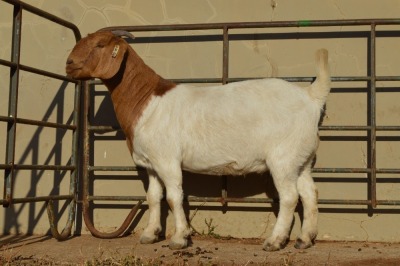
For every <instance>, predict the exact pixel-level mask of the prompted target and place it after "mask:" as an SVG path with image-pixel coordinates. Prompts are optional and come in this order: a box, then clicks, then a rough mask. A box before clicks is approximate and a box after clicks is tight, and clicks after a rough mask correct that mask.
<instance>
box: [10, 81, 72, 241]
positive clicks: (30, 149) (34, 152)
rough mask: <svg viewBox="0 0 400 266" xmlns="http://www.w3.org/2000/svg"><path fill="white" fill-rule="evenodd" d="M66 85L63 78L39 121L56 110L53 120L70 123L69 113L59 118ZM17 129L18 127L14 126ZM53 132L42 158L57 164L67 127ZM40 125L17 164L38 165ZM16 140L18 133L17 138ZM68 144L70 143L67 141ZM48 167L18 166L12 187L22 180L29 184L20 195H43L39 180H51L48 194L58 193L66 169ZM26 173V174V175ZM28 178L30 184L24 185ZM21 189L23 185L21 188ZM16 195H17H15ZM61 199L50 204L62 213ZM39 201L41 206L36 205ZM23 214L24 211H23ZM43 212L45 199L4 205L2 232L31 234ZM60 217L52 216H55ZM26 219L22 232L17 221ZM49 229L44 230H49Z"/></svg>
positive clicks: (65, 207)
mask: <svg viewBox="0 0 400 266" xmlns="http://www.w3.org/2000/svg"><path fill="white" fill-rule="evenodd" d="M67 85H68V82H63V83H62V84H61V86H60V87H59V88H58V90H57V91H58V92H57V94H56V96H55V97H54V99H53V101H52V102H51V103H50V105H49V108H48V110H47V111H46V113H45V115H44V117H43V118H42V119H41V120H42V121H47V119H48V117H52V116H54V113H55V114H56V123H63V124H68V125H71V124H72V122H73V119H72V114H71V115H70V116H69V117H68V119H67V121H63V117H64V112H65V110H64V104H65V95H64V92H65V89H66V87H67ZM17 132H18V129H17ZM54 132H55V138H54V139H55V142H54V144H53V145H54V146H53V147H52V148H51V149H50V152H49V154H48V155H47V157H46V158H45V159H44V162H43V164H44V165H49V164H55V165H61V164H62V150H63V145H64V143H63V139H64V137H65V136H66V134H67V130H65V129H54ZM43 134H44V133H43V127H38V128H37V129H36V131H35V132H34V133H33V134H32V139H31V140H30V142H29V143H28V145H27V148H26V149H25V150H24V152H23V153H22V154H21V155H20V159H19V161H17V162H16V164H21V165H39V164H42V160H43V159H40V158H39V156H40V152H39V149H40V147H39V143H40V138H43ZM16 141H17V142H18V136H17V140H16ZM68 146H70V145H68ZM70 163H71V157H70V158H69V159H68V162H67V164H70ZM49 172H50V171H45V170H18V171H16V174H15V179H14V191H15V184H16V183H19V184H21V183H26V184H27V185H26V187H29V190H28V192H27V193H26V195H25V196H24V197H23V198H29V197H37V196H44V195H43V194H39V193H40V192H38V191H40V188H39V184H40V183H41V182H43V181H46V182H50V181H51V180H53V184H52V186H51V187H52V189H51V191H50V192H49V195H59V194H60V185H61V183H62V181H63V180H64V178H66V177H67V178H69V173H68V171H51V172H52V176H50V175H49V174H48V173H49ZM28 175H30V177H29V176H28ZM28 182H30V184H29V185H28ZM21 189H23V188H21ZM19 197H20V196H19ZM60 203H61V202H59V201H55V203H54V208H55V210H57V213H60V214H62V213H64V212H66V211H67V207H68V204H67V202H65V203H64V204H62V205H60ZM40 205H41V207H39V206H40ZM26 209H28V218H27V221H25V220H22V219H25V218H24V217H25V216H22V213H23V212H26ZM24 215H25V214H24ZM43 215H45V216H46V218H47V214H46V207H45V203H35V202H32V203H20V204H11V205H10V206H9V207H8V208H6V209H5V216H4V229H3V234H4V235H7V234H10V233H13V234H14V233H15V234H21V233H27V234H33V233H34V231H35V227H36V226H37V225H38V223H39V220H40V219H41V217H42V216H43ZM59 218H60V217H56V219H59ZM26 222H27V226H26V232H25V230H24V232H23V231H22V230H21V229H20V227H21V224H24V227H25V223H26ZM49 232H50V231H48V233H49Z"/></svg>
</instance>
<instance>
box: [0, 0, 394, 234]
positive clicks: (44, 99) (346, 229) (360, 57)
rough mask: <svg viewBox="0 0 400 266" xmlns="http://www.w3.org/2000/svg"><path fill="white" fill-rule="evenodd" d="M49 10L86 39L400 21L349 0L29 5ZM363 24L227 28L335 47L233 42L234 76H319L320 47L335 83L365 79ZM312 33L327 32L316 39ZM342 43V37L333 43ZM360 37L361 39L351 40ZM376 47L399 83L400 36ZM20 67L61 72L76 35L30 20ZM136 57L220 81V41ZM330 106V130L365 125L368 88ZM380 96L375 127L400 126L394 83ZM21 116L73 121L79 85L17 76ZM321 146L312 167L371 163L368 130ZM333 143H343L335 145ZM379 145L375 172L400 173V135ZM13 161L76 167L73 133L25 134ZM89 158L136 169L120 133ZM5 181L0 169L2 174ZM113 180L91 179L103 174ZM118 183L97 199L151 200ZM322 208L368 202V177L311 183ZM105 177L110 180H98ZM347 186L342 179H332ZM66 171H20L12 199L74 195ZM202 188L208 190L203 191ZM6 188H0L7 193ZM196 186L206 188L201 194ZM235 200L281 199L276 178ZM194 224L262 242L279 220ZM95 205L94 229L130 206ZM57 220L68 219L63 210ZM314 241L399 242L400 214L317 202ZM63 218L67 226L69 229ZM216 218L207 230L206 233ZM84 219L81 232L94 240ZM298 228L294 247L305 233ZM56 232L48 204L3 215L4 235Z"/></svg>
mask: <svg viewBox="0 0 400 266" xmlns="http://www.w3.org/2000/svg"><path fill="white" fill-rule="evenodd" d="M26 2H27V3H29V4H32V5H35V6H37V7H39V8H41V9H43V10H45V11H47V12H49V13H52V14H54V15H56V16H59V17H61V18H63V19H66V20H68V21H71V22H72V23H74V24H76V25H77V26H78V27H79V29H80V30H81V32H82V35H83V36H85V35H86V34H87V33H90V32H93V31H96V30H98V29H100V28H103V27H106V26H121V25H153V24H154V25H156V24H186V23H213V22H248V21H292V20H326V19H329V20H331V19H364V18H398V17H399V16H400V1H398V0H381V1H365V0H346V1H340V0H337V1H334V0H331V1H319V0H312V1H304V0H300V1H289V0H265V1H261V0H260V1H256V0H255V1H194V0H193V1H187V0H180V1H162V0H160V1H144V0H139V1H138V0H119V1H94V0H79V1H61V0H54V1H43V0H41V1H34V0H29V1H26ZM0 10H1V11H0V14H1V15H0V36H1V38H0V58H1V59H5V60H10V53H11V45H10V43H11V22H12V6H10V5H8V4H6V3H4V2H0ZM377 29H378V30H390V31H391V32H392V33H393V30H396V31H399V30H400V27H399V26H396V27H393V26H390V27H383V26H380V27H378V28H377ZM368 30H369V28H368V27H351V28H346V27H326V28H306V29H302V28H290V29H283V28H281V29H269V30H265V29H251V30H232V31H231V33H233V34H234V33H237V34H239V33H271V32H272V33H274V32H284V33H285V32H286V33H296V32H298V33H301V32H310V31H311V32H330V34H331V35H330V37H329V38H321V39H319V38H318V37H316V38H307V39H299V38H294V39H286V40H265V39H261V40H260V39H257V38H255V39H251V40H243V41H234V42H231V43H230V65H229V66H230V70H229V76H230V77H285V76H310V77H311V76H314V64H313V58H314V57H313V54H314V52H315V50H316V49H318V48H320V47H325V48H327V49H328V50H329V52H330V65H331V71H332V75H333V76H365V75H367V72H368V70H367V69H368V60H367V55H368V51H367V47H368V46H367V44H368V43H367V38H365V37H364V36H358V35H357V36H358V37H357V38H343V34H342V35H341V33H342V32H350V33H349V34H347V35H352V34H353V33H352V32H359V31H368ZM134 34H135V35H136V36H137V38H138V39H139V38H140V37H142V36H147V37H152V36H164V35H172V36H174V35H178V34H183V35H185V36H198V35H215V34H221V32H220V31H215V30H213V31H200V32H193V31H186V32H172V33H156V32H151V33H134ZM315 34H316V36H318V34H320V33H315ZM335 34H336V35H337V36H338V37H337V38H333V37H332V36H334V35H335ZM355 35H356V34H355ZM391 35H395V37H391V38H388V37H386V38H379V39H378V41H377V62H376V69H377V74H378V75H381V76H395V75H398V73H400V64H399V62H400V53H398V52H396V51H397V50H398V47H399V45H400V37H399V36H400V34H399V33H398V32H397V33H393V34H391ZM22 36H23V38H22V51H21V62H22V63H23V64H26V65H29V66H33V67H37V68H40V69H44V70H48V71H52V72H56V73H59V74H62V75H64V64H65V61H66V58H67V55H68V54H69V52H70V50H71V48H72V47H73V45H74V37H73V34H72V33H71V32H69V31H68V30H66V29H64V28H62V27H60V26H57V25H55V24H53V23H50V22H48V21H46V20H45V19H42V18H40V17H37V16H35V15H32V14H30V13H29V12H24V13H23V31H22ZM133 46H134V48H135V50H136V51H137V52H138V53H139V54H140V55H141V56H142V57H143V59H144V60H145V61H146V62H147V63H148V64H149V65H150V66H151V67H153V68H154V69H155V70H156V71H157V72H158V73H159V74H161V75H163V76H164V77H166V78H204V77H207V78H214V77H221V75H222V45H221V42H211V41H206V42H184V43H151V44H134V45H133ZM8 76H9V70H8V68H7V67H4V66H0V77H1V78H0V95H1V97H0V115H7V106H8V103H7V102H8V82H9V78H8ZM333 87H334V90H333V93H332V94H331V95H330V97H329V99H328V103H327V111H326V114H325V117H324V120H323V125H367V121H368V116H367V94H366V91H367V84H366V82H351V83H350V82H347V83H343V82H335V83H334V84H333ZM378 87H379V88H380V89H379V90H380V93H379V94H378V96H377V123H378V125H398V124H399V116H400V106H399V100H398V99H399V96H400V91H399V82H379V83H378ZM96 91H99V93H98V94H96V95H98V96H96V97H95V98H94V99H93V101H94V117H93V119H94V121H95V122H97V123H100V124H104V123H110V124H115V123H116V122H115V120H114V117H113V113H112V112H113V111H112V106H111V105H110V102H109V100H108V98H107V96H106V94H105V93H104V94H103V93H102V91H104V88H102V87H101V86H97V88H96ZM20 93H21V94H20V97H19V100H18V114H19V116H20V117H23V118H32V119H38V120H44V121H51V122H59V123H70V120H71V112H72V109H73V85H72V84H68V83H63V82H59V81H54V80H52V79H49V78H46V77H42V76H38V75H35V74H30V73H26V72H21V76H20ZM5 132H6V125H5V123H0V163H2V162H4V160H5V159H4V157H5V139H6V135H5ZM321 136H322V142H321V145H320V148H319V151H318V154H317V160H316V165H315V167H332V168H335V167H346V168H365V167H366V166H367V160H368V159H367V151H368V149H367V141H366V133H365V132H363V131H359V132H357V131H354V132H348V131H347V132H340V133H339V132H331V131H328V132H326V131H323V132H321ZM332 136H338V137H336V138H332ZM379 136H380V139H379V140H380V141H379V142H378V143H377V165H378V168H396V167H398V165H400V164H399V163H400V152H399V150H400V149H399V148H400V144H399V137H398V132H392V133H390V132H389V133H387V132H380V133H379ZM17 138H18V141H17V147H16V154H17V156H16V162H18V163H21V164H67V163H68V161H69V159H70V153H71V152H70V151H71V133H70V132H69V131H63V130H54V129H37V128H36V127H32V126H18V129H17ZM94 147H95V148H94V153H93V160H94V162H95V165H132V160H131V159H130V158H129V153H128V150H127V148H126V147H125V141H124V140H123V137H122V136H120V135H119V134H116V133H108V134H103V135H96V142H95V146H94ZM0 174H1V175H2V176H4V171H0ZM111 174H115V173H104V172H102V173H96V175H105V177H107V176H108V175H111ZM117 174H118V175H119V177H118V178H116V180H118V181H116V180H112V179H111V180H109V179H106V178H97V179H96V181H95V182H94V193H95V194H96V195H144V193H145V188H146V186H147V184H146V181H145V179H141V178H139V179H136V181H132V180H131V179H132V176H133V175H135V173H126V172H123V173H117ZM314 176H315V178H316V180H317V181H318V182H317V185H318V188H319V195H320V198H321V199H367V197H368V192H367V185H366V182H365V179H366V175H365V174H314ZM378 177H379V178H385V180H386V181H387V180H389V179H390V178H397V179H398V178H399V176H398V175H379V176H378ZM103 179H106V180H103ZM333 179H335V180H336V179H340V180H343V181H345V182H331V181H332V180H333ZM68 182H69V173H68V172H56V173H53V172H51V171H19V172H18V173H17V177H16V180H15V187H16V189H15V197H28V196H39V195H47V194H49V193H63V194H65V193H67V192H68ZM201 184H203V185H201ZM2 186H3V182H0V189H1V190H2ZM184 186H185V188H186V193H187V194H188V195H194V196H219V195H220V186H221V182H220V179H219V178H218V177H209V176H199V175H185V180H184ZM199 187H200V189H199ZM228 191H229V195H230V196H238V197H266V195H268V196H273V195H274V189H273V186H272V181H271V179H270V178H269V177H268V176H267V175H265V176H258V175H251V176H246V177H245V178H242V177H229V178H228ZM399 193H400V184H399V183H398V182H397V183H391V182H379V183H378V186H377V194H378V199H382V200H384V199H385V200H399V195H400V194H399ZM190 205H191V207H190V208H187V209H188V212H189V213H188V215H189V216H190V217H192V218H193V220H192V223H193V225H194V226H195V228H196V229H197V230H198V231H200V232H203V231H204V232H205V233H207V232H208V231H209V230H210V229H213V230H214V231H213V232H214V233H215V234H219V235H221V236H227V235H231V236H235V237H266V236H267V235H268V234H269V233H270V232H271V229H272V227H273V225H274V223H275V218H276V216H275V214H276V211H277V209H276V206H271V205H268V204H258V205H249V204H229V207H228V208H227V209H226V212H224V211H223V209H222V208H221V207H220V205H219V204H210V203H206V204H196V203H191V204H190ZM114 206H116V207H115V208H111V207H110V206H109V205H99V206H97V207H98V208H96V209H95V211H94V220H95V225H96V226H97V227H98V228H99V229H101V230H106V231H107V230H112V229H113V228H115V227H116V226H119V225H120V223H121V222H122V220H123V219H124V218H125V216H126V214H127V212H128V209H127V208H128V207H129V206H128V205H124V204H120V203H115V205H114ZM58 209H59V212H61V213H64V212H65V206H64V205H63V203H60V205H59V206H58ZM320 209H321V214H320V222H319V231H320V233H319V236H318V238H319V239H329V240H363V241H364V240H370V241H400V233H399V231H398V230H397V225H398V224H399V222H400V218H399V217H400V216H399V215H398V213H399V208H398V207H395V206H390V207H385V206H379V207H378V209H377V210H376V211H370V210H368V209H367V207H366V206H364V205H356V206H354V205H353V206H346V205H340V206H334V205H321V206H320ZM164 214H165V216H167V219H166V222H165V223H166V227H167V229H166V233H167V235H168V234H169V233H170V232H171V230H172V223H173V219H172V217H171V215H169V214H168V211H167V207H166V206H164ZM65 216H66V215H65V214H64V215H63V216H62V217H61V221H60V226H63V225H64V222H65ZM139 218H140V219H138V221H136V222H137V223H138V224H137V226H136V229H135V230H137V231H140V230H141V229H142V228H143V227H144V226H145V223H146V221H147V212H141V213H140V216H139ZM211 219H212V224H211V226H207V224H206V223H209V222H210V221H211ZM82 223H83V222H82V220H81V217H80V215H78V221H77V231H78V232H81V233H87V230H86V229H85V226H84V225H82ZM299 228H300V221H299V217H298V215H297V214H296V221H295V224H294V227H293V231H292V236H291V237H292V238H294V237H295V235H296V234H297V233H298V232H299ZM48 229H49V226H48V222H47V216H46V213H45V209H44V204H43V203H37V204H16V205H13V206H11V207H10V208H8V209H0V230H1V231H0V232H3V233H11V234H14V233H27V232H28V233H35V234H44V233H46V232H48Z"/></svg>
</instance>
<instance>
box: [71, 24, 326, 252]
mask: <svg viewBox="0 0 400 266" xmlns="http://www.w3.org/2000/svg"><path fill="white" fill-rule="evenodd" d="M123 35H125V36H128V37H133V36H132V35H131V34H130V33H128V32H122V33H121V32H106V31H103V32H96V33H93V34H89V35H88V36H87V37H85V38H83V39H82V40H80V41H79V42H78V43H77V44H76V46H75V47H74V48H73V50H72V52H71V54H70V55H69V57H68V60H67V62H66V72H67V74H68V75H69V76H70V77H72V78H74V79H78V80H85V79H91V78H99V79H101V80H102V81H103V82H104V84H105V85H106V86H107V88H108V90H109V91H110V94H111V99H112V102H113V105H114V109H115V113H116V116H117V119H118V121H119V123H120V125H121V128H122V130H123V132H124V134H125V136H126V138H127V145H128V148H129V151H130V153H131V154H132V157H133V161H134V162H135V164H136V165H138V166H142V167H145V168H146V169H147V172H148V176H149V187H148V191H147V202H148V206H149V222H148V225H147V227H146V228H145V229H144V231H143V233H142V235H141V239H140V242H141V243H145V244H147V243H153V242H155V241H157V239H158V234H159V233H160V231H161V223H160V200H161V199H162V197H163V189H164V187H165V188H166V192H167V195H166V198H167V202H168V204H169V206H170V208H171V210H172V212H173V215H174V218H175V233H174V235H173V236H172V237H171V239H170V243H169V247H170V248H171V249H181V248H185V247H186V246H187V245H188V241H187V239H188V236H189V233H190V230H189V227H188V223H187V220H186V217H185V214H184V210H183V207H182V200H183V191H182V170H187V171H190V172H195V173H202V174H212V175H245V174H247V173H250V172H257V173H262V172H265V171H267V170H269V171H270V173H271V174H272V176H273V181H274V184H275V186H276V189H277V191H278V193H279V198H280V201H279V214H278V217H277V221H276V225H275V227H274V229H273V232H272V235H271V236H270V237H269V238H267V239H266V241H265V242H264V244H263V248H264V249H265V250H269V251H272V250H279V249H281V248H282V247H283V246H284V244H285V243H286V241H287V239H288V237H289V231H290V227H291V223H292V221H293V214H294V210H295V207H296V205H297V202H298V198H299V196H300V198H301V200H302V203H303V207H304V220H303V224H302V232H301V234H300V236H299V237H298V238H297V241H296V243H295V247H296V248H308V247H310V246H312V244H313V240H314V239H315V237H316V235H317V216H318V208H317V190H316V186H315V184H314V182H313V179H312V177H311V163H312V160H313V158H314V155H315V152H316V150H317V147H318V142H319V138H318V122H319V119H320V115H321V110H322V108H323V106H324V104H325V101H326V98H327V96H328V94H329V91H330V74H329V69H328V68H329V67H328V52H327V51H326V50H325V49H321V50H318V51H317V53H316V69H317V77H316V80H315V82H313V83H312V84H311V85H310V86H308V87H304V88H303V87H299V86H297V85H295V84H292V83H289V82H287V81H284V80H281V79H259V80H249V81H243V82H235V83H230V84H227V85H223V86H211V87H195V86H190V85H186V84H175V83H173V82H171V81H168V80H165V79H163V78H162V77H160V76H159V75H158V74H156V73H155V72H154V71H153V70H152V69H151V68H150V67H149V66H147V65H146V64H145V63H144V62H143V60H142V59H141V58H140V57H139V56H138V55H137V53H136V52H135V51H134V50H133V49H132V47H131V46H130V45H129V44H128V43H127V42H126V41H125V40H124V39H123V38H122V36H123Z"/></svg>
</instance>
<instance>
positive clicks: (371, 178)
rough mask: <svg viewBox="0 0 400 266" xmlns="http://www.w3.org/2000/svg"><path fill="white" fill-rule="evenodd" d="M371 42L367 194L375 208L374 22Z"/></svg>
mask: <svg viewBox="0 0 400 266" xmlns="http://www.w3.org/2000/svg"><path fill="white" fill-rule="evenodd" d="M370 38H371V41H370V42H371V43H370V51H369V53H370V73H369V74H370V77H371V81H370V86H369V87H370V99H369V105H370V107H369V111H370V114H369V116H370V119H369V126H371V130H370V132H369V141H370V152H369V153H370V157H369V168H370V169H371V173H370V176H369V195H370V200H371V207H372V208H376V206H377V199H376V67H375V63H376V62H375V61H376V24H375V23H371V35H370Z"/></svg>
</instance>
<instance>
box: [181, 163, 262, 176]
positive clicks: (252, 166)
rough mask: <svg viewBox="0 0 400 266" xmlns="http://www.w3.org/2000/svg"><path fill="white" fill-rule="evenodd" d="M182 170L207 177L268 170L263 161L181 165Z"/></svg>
mask: <svg viewBox="0 0 400 266" xmlns="http://www.w3.org/2000/svg"><path fill="white" fill-rule="evenodd" d="M183 170H185V171H189V172H194V173H199V174H209V175H245V174H248V173H263V172H265V171H267V170H268V168H267V165H266V163H265V160H256V161H253V162H248V163H243V162H242V163H240V162H237V161H231V162H226V163H209V164H206V163H195V162H194V163H193V162H192V163H185V162H184V163H183Z"/></svg>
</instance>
